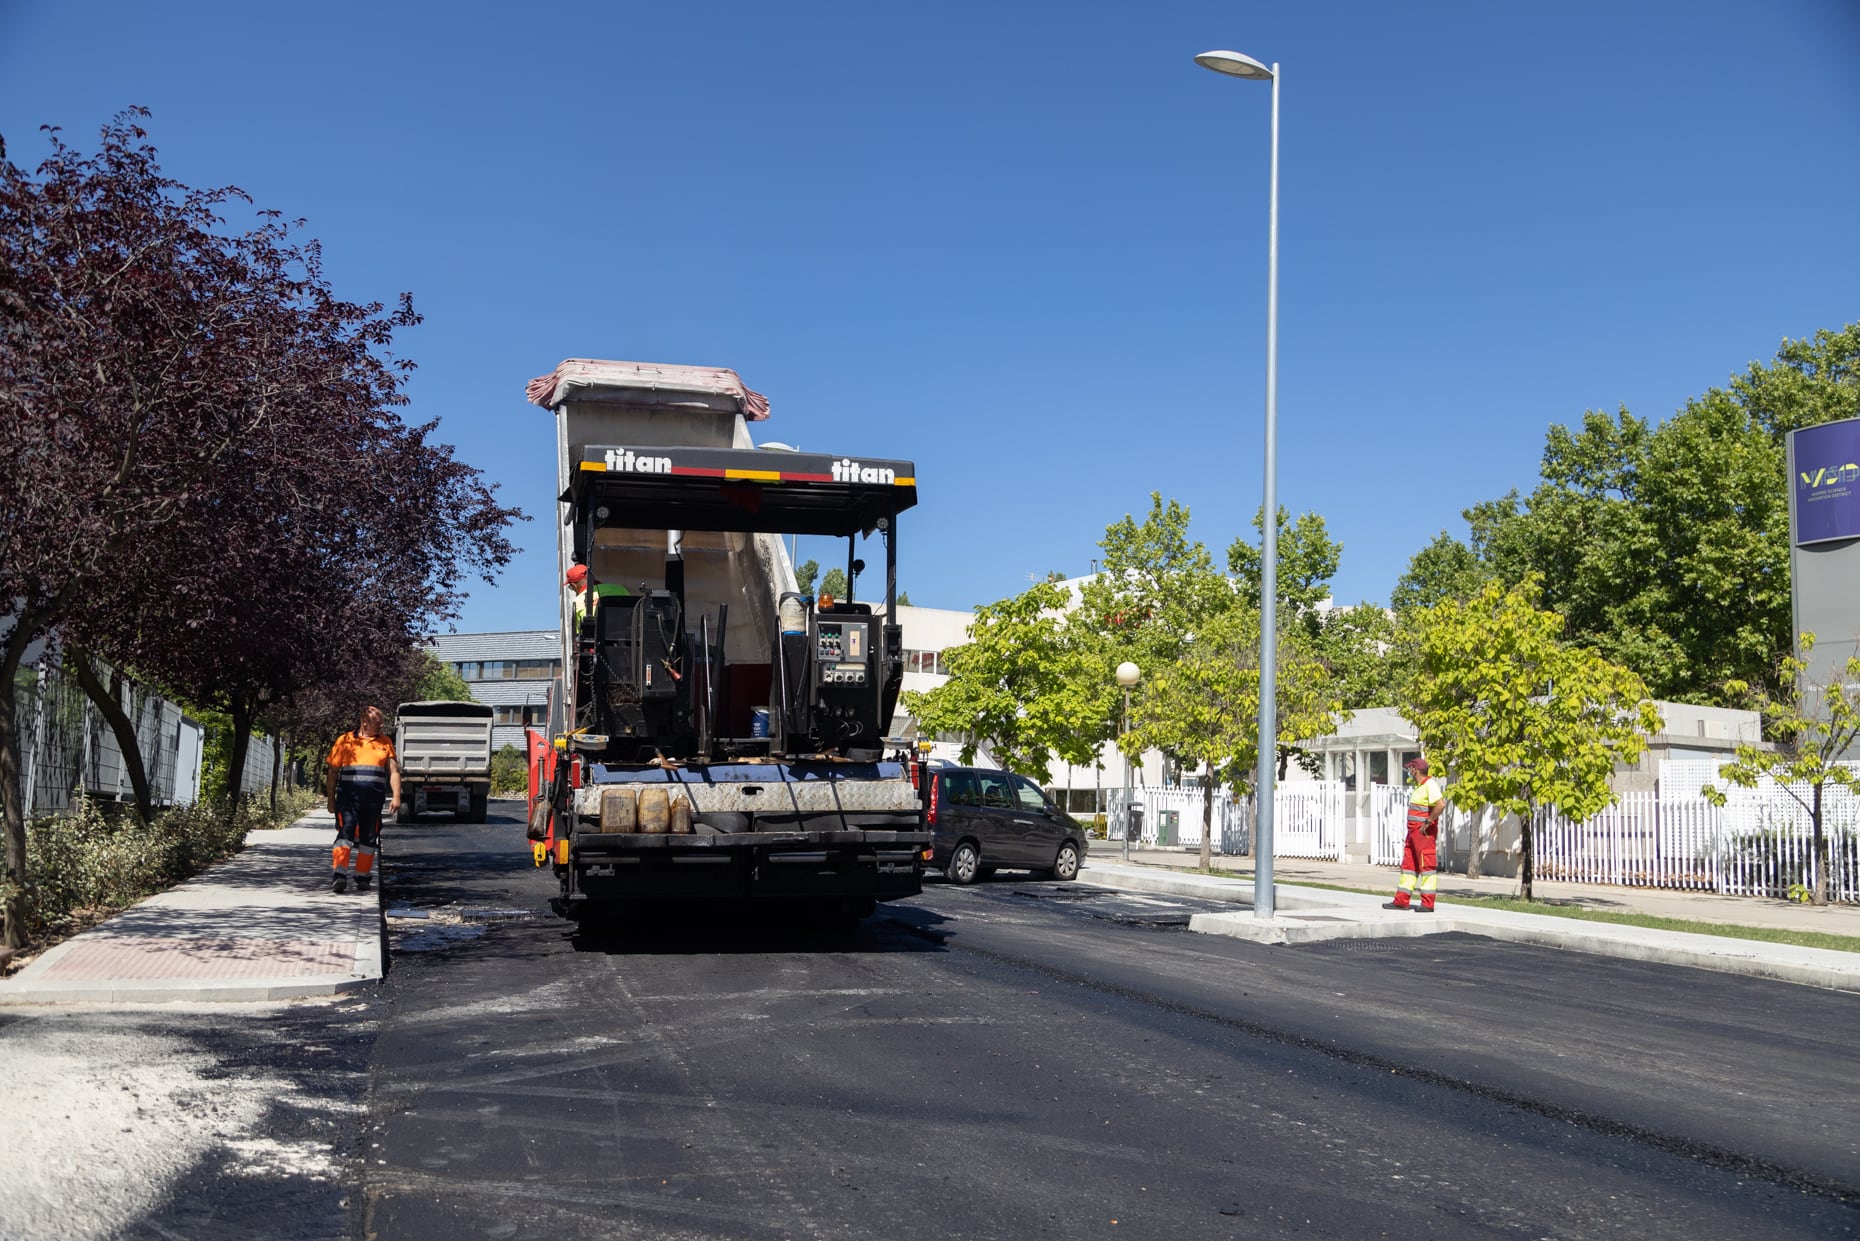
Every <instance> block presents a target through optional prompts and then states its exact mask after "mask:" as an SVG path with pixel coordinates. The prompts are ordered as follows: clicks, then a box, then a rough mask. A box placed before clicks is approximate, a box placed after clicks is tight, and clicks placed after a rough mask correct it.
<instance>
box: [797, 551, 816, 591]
mask: <svg viewBox="0 0 1860 1241" xmlns="http://www.w3.org/2000/svg"><path fill="white" fill-rule="evenodd" d="M819 576H820V562H819V561H818V560H803V561H802V562H801V563H800V565H798V566H797V567H796V568H795V571H794V582H795V588H796V589H798V590H799V591H800V592H801V593H802V594H804V595H811V594H813V593H814V580H815V579H816V578H818V577H819Z"/></svg>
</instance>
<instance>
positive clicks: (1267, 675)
mask: <svg viewBox="0 0 1860 1241" xmlns="http://www.w3.org/2000/svg"><path fill="white" fill-rule="evenodd" d="M1195 63H1196V64H1198V65H1200V66H1202V67H1203V68H1204V69H1212V70H1214V72H1216V73H1222V74H1226V75H1227V76H1228V77H1235V78H1245V79H1247V80H1249V81H1255V82H1259V81H1269V82H1271V83H1272V174H1271V190H1270V207H1269V209H1268V215H1267V220H1268V223H1267V241H1266V487H1265V491H1266V495H1265V505H1264V513H1263V514H1262V515H1263V517H1264V518H1265V520H1263V521H1262V522H1261V523H1260V526H1261V527H1262V536H1263V539H1262V542H1263V547H1262V549H1261V555H1260V575H1259V769H1258V772H1257V773H1256V777H1255V779H1254V782H1253V788H1254V792H1255V795H1256V796H1255V802H1256V804H1257V805H1258V807H1259V810H1258V814H1257V816H1256V821H1257V824H1258V827H1257V830H1256V831H1255V833H1254V837H1253V854H1254V858H1253V916H1254V917H1256V918H1270V917H1272V916H1273V914H1274V912H1275V908H1274V901H1273V888H1272V787H1273V777H1274V776H1275V775H1276V774H1277V770H1276V769H1277V765H1278V736H1279V729H1278V701H1277V699H1278V688H1279V687H1278V645H1279V628H1278V611H1279V608H1278V603H1279V597H1278V596H1279V66H1278V64H1277V63H1276V62H1275V63H1274V64H1272V65H1271V66H1270V67H1269V66H1267V65H1265V64H1263V63H1261V62H1260V61H1257V60H1254V59H1253V58H1252V57H1251V56H1245V55H1242V54H1241V53H1239V52H1227V51H1215V52H1203V53H1202V54H1201V55H1199V56H1197V57H1195Z"/></svg>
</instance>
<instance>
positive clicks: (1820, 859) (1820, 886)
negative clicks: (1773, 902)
mask: <svg viewBox="0 0 1860 1241" xmlns="http://www.w3.org/2000/svg"><path fill="white" fill-rule="evenodd" d="M1810 818H1811V819H1812V820H1813V822H1814V824H1815V891H1814V902H1815V904H1817V905H1825V904H1827V903H1828V837H1827V834H1826V833H1824V832H1823V831H1822V830H1821V784H1820V782H1819V781H1817V782H1816V784H1815V812H1814V814H1813V815H1811V816H1810Z"/></svg>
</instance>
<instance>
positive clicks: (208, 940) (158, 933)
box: [0, 811, 385, 1006]
mask: <svg viewBox="0 0 1860 1241" xmlns="http://www.w3.org/2000/svg"><path fill="white" fill-rule="evenodd" d="M333 831H334V820H333V817H332V816H331V815H330V814H328V813H327V812H326V811H312V812H311V813H309V814H306V815H305V816H303V818H301V819H299V820H297V822H296V823H293V824H292V825H291V826H290V827H287V828H282V829H279V830H277V831H254V832H252V833H251V834H250V835H249V836H247V837H246V847H245V848H244V849H243V850H241V851H240V852H239V853H238V854H236V855H235V856H233V857H231V858H228V859H227V860H226V861H224V862H222V863H220V864H219V865H218V866H214V867H211V868H209V869H208V870H206V871H203V872H202V873H201V874H199V875H196V876H195V877H194V878H192V879H190V880H188V881H187V882H185V883H182V884H178V885H176V886H175V887H174V888H171V889H170V890H168V891H167V892H163V893H159V894H157V895H155V896H151V897H149V898H147V899H146V900H143V901H141V902H138V903H137V904H135V905H133V906H131V907H130V908H128V909H126V910H123V911H122V912H121V913H119V914H117V915H115V916H114V917H112V918H110V919H108V920H107V921H105V922H103V923H101V924H100V925H98V926H95V927H92V928H91V929H90V930H88V931H85V932H83V933H81V934H79V935H74V936H72V937H71V938H70V939H68V940H65V941H64V942H63V943H61V944H58V945H56V946H54V947H52V948H50V949H48V950H46V951H45V952H44V953H43V954H41V955H40V956H39V957H38V958H37V959H36V960H34V961H33V962H32V963H31V964H30V965H28V966H27V967H26V968H25V969H24V970H22V971H20V972H19V973H18V974H17V975H15V976H14V977H12V978H7V979H0V1006H11V1005H28V1004H126V1003H180V1002H208V1003H212V1002H225V1003H262V1002H268V1001H279V1000H294V999H304V998H310V997H317V996H328V995H335V994H339V993H341V992H344V991H352V990H355V989H357V988H360V987H364V986H368V985H370V984H373V983H378V982H380V981H381V979H382V977H383V974H384V966H385V961H384V959H383V944H382V936H383V930H382V927H383V920H382V914H381V889H380V888H379V886H377V887H375V888H373V889H372V890H371V891H370V892H369V894H368V895H367V896H365V897H364V896H362V895H361V894H359V893H357V894H349V895H343V896H337V895H335V894H334V893H331V892H329V891H328V890H327V888H326V887H325V888H318V887H316V886H315V879H316V878H317V877H318V876H320V875H326V874H327V867H328V865H329V862H328V855H327V849H328V847H329V841H330V839H331V835H332V833H333ZM188 944H199V945H201V946H202V947H203V948H205V949H207V951H205V952H204V953H203V954H202V957H203V959H207V960H209V961H211V960H218V961H223V962H226V963H229V964H236V963H237V962H238V961H239V960H240V959H241V956H242V954H243V955H244V957H245V959H248V960H263V959H264V957H265V955H266V954H265V951H264V946H265V945H270V944H278V945H291V946H293V947H295V948H302V947H304V946H306V945H312V946H318V947H320V948H321V949H322V951H323V952H324V953H325V954H327V952H328V951H330V950H331V949H333V948H335V947H336V946H337V945H345V944H346V945H350V946H351V956H350V962H351V963H350V964H349V966H348V968H347V969H345V970H343V971H341V972H334V971H324V972H318V973H297V972H292V971H291V970H290V969H289V968H288V965H287V966H286V967H285V968H281V969H280V970H279V971H278V972H277V973H275V974H272V975H270V976H265V975H264V974H263V973H262V972H260V973H258V974H257V975H256V976H251V975H247V976H239V977H225V978H215V977H211V976H210V973H211V966H210V965H209V966H208V975H209V976H195V977H188V976H186V974H185V973H184V972H179V971H178V972H177V973H175V974H174V975H172V976H166V977H136V976H135V974H136V973H137V972H138V971H137V970H136V969H134V968H129V969H126V970H125V971H124V973H125V974H126V975H128V976H119V977H115V978H83V979H64V978H59V977H58V976H57V972H58V970H57V967H58V965H59V963H60V962H61V961H63V960H65V958H67V957H69V956H71V955H72V954H73V953H76V952H79V951H80V950H82V951H84V952H88V953H90V954H92V955H93V956H97V955H105V954H107V953H109V951H110V950H111V949H113V948H116V947H119V946H120V947H122V948H123V949H125V950H126V953H128V954H129V955H131V956H133V955H134V954H135V953H136V952H137V951H138V950H140V951H141V953H142V960H141V961H140V962H136V963H135V964H137V965H140V966H142V967H143V968H145V969H146V967H147V965H148V963H149V962H150V961H151V960H153V961H156V962H157V963H159V961H160V960H161V954H162V953H164V952H165V951H166V949H167V948H168V947H173V948H174V949H176V950H177V951H184V948H183V946H184V945H188ZM285 955H288V954H285ZM259 969H260V970H261V971H262V966H260V967H259Z"/></svg>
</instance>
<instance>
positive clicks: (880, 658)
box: [526, 359, 931, 919]
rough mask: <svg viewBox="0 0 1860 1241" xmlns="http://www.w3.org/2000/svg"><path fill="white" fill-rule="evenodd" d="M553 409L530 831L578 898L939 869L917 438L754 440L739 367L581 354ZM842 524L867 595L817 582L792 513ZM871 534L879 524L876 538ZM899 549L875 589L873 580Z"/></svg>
mask: <svg viewBox="0 0 1860 1241" xmlns="http://www.w3.org/2000/svg"><path fill="white" fill-rule="evenodd" d="M528 395H529V398H530V400H531V401H532V402H533V403H535V404H537V405H540V406H542V407H544V408H546V409H549V410H551V411H552V413H553V414H554V419H555V434H556V448H557V454H556V455H557V472H556V480H555V482H556V498H557V516H558V520H559V538H558V567H559V569H560V571H561V572H560V575H559V577H558V580H560V581H563V582H564V583H566V582H567V581H568V579H569V578H570V576H571V575H570V574H569V570H570V568H571V567H572V566H580V572H578V573H576V574H575V575H573V576H575V577H576V578H584V585H583V587H582V589H580V590H571V589H569V588H568V587H567V585H566V584H565V585H564V587H563V594H562V599H561V601H560V609H561V611H560V616H561V631H562V668H563V673H562V676H561V678H560V681H559V683H558V684H556V685H555V686H554V687H553V690H552V694H551V703H550V708H549V720H548V722H547V724H546V725H545V726H543V727H537V726H535V725H533V724H532V725H530V726H528V727H526V733H527V736H528V741H529V752H530V760H531V761H530V773H531V778H530V821H529V837H530V841H531V846H532V849H533V851H534V856H535V859H536V862H537V864H538V865H545V864H547V865H550V866H553V868H554V870H555V873H556V875H557V876H558V877H559V879H560V882H561V909H562V911H563V912H564V913H565V914H567V915H568V916H570V917H572V918H576V919H582V918H586V917H589V916H591V915H596V914H603V913H610V912H617V911H620V910H623V909H626V908H628V907H634V908H638V907H645V906H651V905H654V904H660V903H666V902H679V903H689V902H701V901H729V902H743V901H766V902H787V903H790V904H799V905H811V906H814V907H817V908H823V909H826V910H829V911H837V912H838V913H839V914H842V915H846V916H849V917H854V918H856V917H861V916H864V915H866V914H869V913H871V912H872V910H873V909H874V908H875V907H876V904H877V903H878V902H880V901H887V900H893V899H896V898H899V897H905V896H911V895H914V894H916V893H917V892H919V891H920V890H921V883H922V868H923V862H924V859H925V856H926V853H927V850H928V849H929V846H930V843H931V840H930V834H929V831H928V828H927V825H926V823H925V821H924V809H923V805H922V802H921V800H920V798H919V796H918V792H917V786H916V783H915V776H916V774H917V773H915V772H914V771H913V769H912V767H911V760H910V757H909V754H908V752H907V751H905V750H903V749H901V748H898V743H896V742H892V741H888V740H887V736H886V734H887V731H888V728H889V725H890V722H891V719H892V713H893V711H894V710H895V709H896V705H897V699H898V691H899V688H900V686H901V685H902V682H903V673H904V650H903V634H902V631H901V629H900V628H899V626H898V625H897V623H896V621H895V617H896V614H897V597H896V596H897V521H898V517H899V515H900V514H902V513H903V512H904V511H905V510H907V509H909V508H911V507H912V506H913V505H915V504H916V501H917V481H916V471H915V469H914V467H913V466H912V464H911V463H910V462H909V461H905V460H897V459H891V458H877V457H871V456H864V455H858V456H855V455H850V454H819V453H803V452H797V451H793V450H787V449H783V448H778V447H777V446H775V445H765V446H762V447H758V446H757V445H756V443H755V442H754V440H753V438H752V437H751V435H750V432H749V424H750V423H752V422H760V421H762V420H764V419H766V418H767V417H768V402H767V400H766V399H765V398H763V397H762V396H761V395H760V394H758V393H755V392H753V391H751V390H749V389H748V388H746V387H745V386H744V385H743V383H742V380H741V379H740V378H739V377H738V376H737V374H736V373H735V372H734V371H731V370H727V369H722V368H711V367H694V366H666V365H657V364H650V363H637V362H602V361H592V360H581V359H575V360H570V361H568V362H564V363H562V364H561V365H560V366H558V367H557V368H556V369H555V370H554V371H553V372H551V373H550V374H549V375H546V376H543V377H541V378H539V379H537V380H533V381H532V382H531V383H530V385H529V389H528ZM792 535H807V536H824V537H829V538H834V539H844V540H845V542H846V549H847V557H846V580H847V581H848V583H849V584H850V585H851V589H849V590H848V592H847V594H848V597H847V598H844V599H835V598H829V597H828V596H826V595H818V596H812V595H807V594H804V593H803V592H802V591H800V590H799V589H798V587H797V585H796V581H795V576H794V569H793V566H792V564H791V563H790V559H789V555H788V549H787V546H786V544H785V542H784V536H792ZM874 539H876V540H877V543H878V547H877V548H873V547H872V541H873V540H874ZM862 551H863V552H864V555H872V553H873V552H874V551H878V552H880V553H881V554H882V561H879V562H878V563H879V566H880V567H882V572H883V577H882V579H881V580H882V587H880V588H879V594H878V598H877V599H876V600H875V602H876V604H877V606H874V603H873V602H866V601H864V600H863V599H858V598H855V597H853V596H854V594H855V592H856V591H857V589H858V584H859V583H860V581H861V575H862V574H863V573H864V571H865V569H866V564H865V560H864V558H863V556H862V555H861V552H862Z"/></svg>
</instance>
